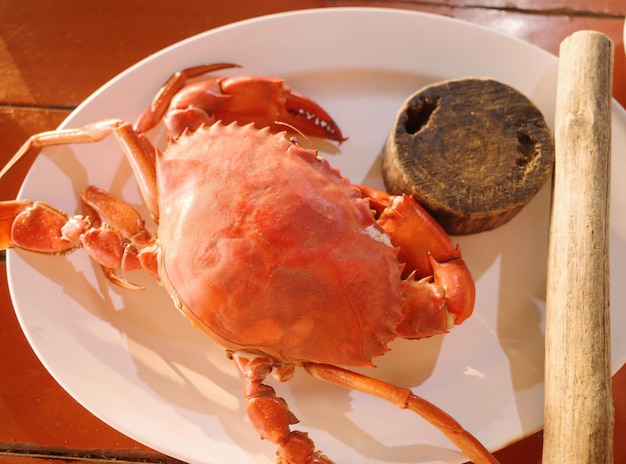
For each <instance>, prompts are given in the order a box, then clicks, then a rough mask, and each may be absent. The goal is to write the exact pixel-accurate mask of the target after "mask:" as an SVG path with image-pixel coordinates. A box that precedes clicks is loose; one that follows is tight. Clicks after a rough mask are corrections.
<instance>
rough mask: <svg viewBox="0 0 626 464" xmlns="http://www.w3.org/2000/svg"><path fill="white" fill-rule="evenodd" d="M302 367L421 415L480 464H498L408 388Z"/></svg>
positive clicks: (330, 369) (333, 369)
mask: <svg viewBox="0 0 626 464" xmlns="http://www.w3.org/2000/svg"><path fill="white" fill-rule="evenodd" d="M302 366H303V367H304V369H306V371H307V372H308V373H309V374H311V375H312V376H313V377H316V378H318V379H320V380H324V381H326V382H330V383H333V384H336V385H339V386H342V387H345V388H348V389H352V390H358V391H361V392H363V393H367V394H369V395H372V396H377V397H378V398H382V399H384V400H387V401H389V402H390V403H392V404H394V405H396V406H397V407H399V408H402V409H409V410H411V411H413V412H415V413H417V414H419V415H420V416H422V417H423V418H424V419H426V420H427V421H428V422H430V423H431V424H432V425H434V426H435V427H437V428H438V429H439V430H441V432H442V433H443V434H444V435H446V436H447V437H448V438H449V439H450V441H451V442H452V443H454V444H455V445H456V446H458V447H459V449H461V450H462V451H463V452H464V453H465V454H466V455H467V456H468V457H469V458H470V459H471V460H472V461H473V462H475V463H477V464H483V463H484V464H497V463H498V461H497V460H496V458H494V457H493V456H492V455H491V453H489V451H487V449H485V447H484V446H483V445H482V443H480V442H479V441H478V440H477V439H476V438H475V437H474V436H473V435H472V434H470V433H469V432H468V431H467V430H465V429H464V428H463V427H462V426H461V425H460V424H459V423H458V422H457V421H456V420H455V419H454V418H452V417H451V416H450V415H448V414H447V413H446V412H445V411H443V410H441V409H439V408H438V407H437V406H435V405H434V404H432V403H430V402H428V401H426V400H425V399H423V398H420V397H419V396H417V395H415V394H414V393H413V392H412V391H411V390H409V389H408V388H402V387H398V386H396V385H393V384H390V383H387V382H383V381H381V380H376V379H373V378H371V377H368V376H366V375H362V374H357V373H356V372H352V371H349V370H346V369H342V368H340V367H337V366H333V365H330V364H318V363H311V362H305V363H303V364H302Z"/></svg>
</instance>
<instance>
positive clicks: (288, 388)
mask: <svg viewBox="0 0 626 464" xmlns="http://www.w3.org/2000/svg"><path fill="white" fill-rule="evenodd" d="M487 50H488V51H487ZM219 61H230V62H236V63H240V64H241V65H243V66H244V68H243V70H241V71H238V72H241V73H245V74H264V75H280V76H283V77H285V78H287V80H288V82H289V83H290V85H291V86H292V87H293V88H295V89H297V90H299V91H301V92H303V93H305V94H307V95H309V96H310V97H311V98H313V99H315V100H317V101H318V102H320V103H321V104H322V105H323V106H324V107H325V108H326V109H327V110H328V111H329V112H330V113H331V114H332V115H333V116H334V117H335V119H336V120H337V122H338V123H339V124H340V126H341V127H342V129H343V131H344V133H345V134H346V135H348V136H349V137H350V139H349V140H348V141H347V142H346V143H344V144H343V145H341V147H340V154H337V155H335V154H329V157H330V159H331V162H332V163H333V164H334V165H335V166H337V167H339V168H340V169H341V170H342V172H343V173H344V174H346V175H347V176H349V177H350V178H351V179H352V180H353V181H354V182H366V183H369V184H371V185H374V186H381V185H382V183H381V180H380V175H379V171H378V164H377V156H378V152H379V150H380V148H381V147H382V145H383V142H384V140H385V137H386V135H387V133H388V131H389V130H390V127H391V124H392V121H393V118H394V115H395V113H396V110H397V109H398V108H399V106H400V105H401V103H402V102H403V100H404V99H405V98H406V97H407V96H408V95H410V94H411V93H413V92H414V91H415V90H417V89H418V88H420V87H422V86H423V85H425V84H428V83H431V82H434V81H438V80H443V79H449V78H456V77H464V76H490V77H493V78H495V79H498V80H501V81H503V82H506V83H508V84H510V85H513V86H514V87H516V88H518V89H519V90H520V91H522V92H523V93H525V94H526V95H527V96H528V97H530V98H531V99H532V100H534V101H535V102H536V103H537V105H538V106H539V107H540V108H541V110H542V111H543V113H544V115H545V117H546V119H547V121H552V120H553V118H554V95H555V87H556V69H557V59H556V58H555V57H554V56H552V55H550V54H548V53H546V52H544V51H541V50H539V49H537V48H535V47H533V46H531V45H528V44H526V43H523V42H520V41H517V40H515V39H512V38H508V37H504V36H501V35H499V34H496V33H494V32H492V31H489V30H487V29H483V28H481V27H477V26H474V25H470V24H467V23H464V22H460V21H457V20H453V19H450V18H446V17H438V16H431V15H426V14H420V13H414V12H408V11H400V10H380V9H339V8H333V9H322V10H309V11H301V12H293V13H289V14H280V15H275V16H269V17H263V18H258V19H254V20H250V21H245V22H241V23H237V24H233V25H230V26H226V27H222V28H219V29H215V30H212V31H209V32H207V33H204V34H201V35H198V36H196V37H193V38H191V39H189V40H186V41H184V42H181V43H179V44H176V45H174V46H172V47H170V48H167V49H165V50H163V51H162V52H160V53H157V54H156V55H154V56H151V57H150V58H148V59H146V60H145V61H142V62H141V63H139V64H137V65H136V66H133V67H132V68H131V69H129V70H128V71H126V72H124V73H123V74H122V75H120V76H119V77H117V78H116V79H114V80H112V81H111V82H109V83H108V84H107V85H105V86H104V87H103V88H102V89H100V90H99V91H98V92H96V93H95V94H94V95H93V96H91V97H90V98H89V99H88V100H87V101H86V102H85V103H84V104H82V105H81V106H80V107H79V108H78V109H77V110H76V111H75V112H74V113H72V115H71V116H70V117H69V118H68V119H67V121H65V123H64V124H63V125H64V126H65V127H74V126H80V125H82V124H85V123H88V122H91V121H94V120H98V119H102V118H107V117H117V118H123V119H127V120H131V121H134V120H135V118H136V117H137V116H138V115H139V114H140V112H141V111H142V110H143V108H144V107H145V106H146V105H147V104H148V102H149V101H150V98H151V97H152V94H153V93H154V92H155V91H156V89H157V88H158V87H159V86H160V85H161V83H162V82H163V81H164V80H165V79H166V78H167V77H169V75H170V74H171V73H172V72H173V71H176V70H178V69H181V68H184V67H187V66H191V65H195V64H199V63H204V62H219ZM614 116H615V117H614V128H613V129H614V130H613V137H614V144H613V145H614V155H615V156H614V157H613V172H614V173H621V174H623V173H624V172H626V169H625V166H624V163H626V156H625V155H626V153H624V151H625V150H626V148H625V147H626V132H625V128H626V117H625V115H624V112H623V110H622V109H621V107H619V106H618V105H615V111H614ZM322 148H323V149H326V150H328V149H329V148H330V146H329V145H326V144H322ZM331 151H332V150H331ZM616 176H617V174H614V177H616ZM88 184H95V185H98V186H100V187H102V188H105V189H108V190H110V191H112V192H113V193H114V194H116V195H120V196H122V197H124V198H125V199H127V200H128V201H130V202H131V203H132V204H135V205H138V206H139V207H140V208H141V201H140V199H139V194H138V190H137V188H136V185H135V183H134V180H133V178H132V176H131V174H130V170H129V168H128V166H127V164H126V162H125V161H124V160H123V159H122V156H121V154H120V150H119V148H118V147H117V146H116V143H115V141H114V140H112V139H111V140H106V141H104V142H102V143H98V144H91V145H82V146H77V145H76V146H72V147H59V148H54V149H49V150H45V151H44V153H43V154H42V155H41V156H40V157H39V158H38V160H37V162H36V163H35V165H34V166H33V168H32V171H31V172H30V174H29V176H28V178H27V180H26V182H25V184H24V187H23V189H22V192H21V196H22V197H28V198H32V199H42V200H46V201H47V202H49V203H51V204H52V205H54V206H56V207H59V208H62V209H64V210H66V211H70V212H73V211H76V210H77V201H76V198H78V195H79V192H80V191H81V189H83V188H84V187H85V186H87V185H88ZM625 190H626V184H625V183H624V182H614V184H613V190H612V201H611V206H612V213H611V214H612V216H611V247H612V251H611V275H612V277H613V280H614V281H615V282H616V283H617V282H619V281H620V279H621V280H623V276H624V275H626V259H624V258H626V202H625V200H624V199H625V198H626V191H625ZM142 211H143V209H142ZM548 213H549V188H548V187H546V188H544V189H543V190H542V191H541V192H540V193H539V194H538V196H537V197H536V198H535V199H534V200H533V201H532V202H531V203H530V204H529V205H528V206H527V207H526V208H525V209H524V210H523V211H522V212H521V213H520V214H519V215H518V216H517V217H516V218H515V219H514V220H513V221H512V222H510V223H509V224H507V225H505V226H503V227H501V228H499V229H497V230H495V231H492V232H488V233H483V234H478V235H475V236H469V237H462V238H459V239H458V242H459V243H460V244H461V246H462V248H463V253H464V257H465V259H466V261H467V262H468V263H469V265H470V267H471V269H472V271H473V274H474V275H475V278H476V281H477V291H478V297H477V303H476V310H475V315H474V316H473V317H472V318H471V319H470V320H468V321H467V322H466V323H465V324H464V325H463V326H461V327H458V328H456V329H455V330H454V331H453V332H452V333H451V334H449V335H447V336H444V337H433V338H430V339H427V340H421V341H418V342H406V341H400V342H394V343H393V344H392V347H393V351H392V352H390V353H389V354H388V355H386V356H385V357H383V358H380V359H378V366H379V367H378V369H376V370H370V372H369V373H370V374H372V375H374V376H376V377H378V378H381V379H385V380H387V381H390V382H393V383H396V384H399V385H403V386H408V387H411V388H412V389H413V390H414V391H415V392H417V393H418V394H420V395H423V396H424V397H426V398H427V399H429V400H431V401H433V402H434V403H436V404H438V405H440V406H442V407H443V408H445V409H446V410H447V411H448V412H450V413H451V414H452V415H453V416H454V417H456V418H457V419H458V420H459V421H460V422H461V423H462V424H463V425H464V426H465V427H466V428H468V429H469V430H470V431H471V432H472V433H474V434H475V435H476V436H477V437H478V438H479V439H480V440H481V441H483V442H484V443H485V444H486V445H487V446H488V447H489V448H491V449H497V448H500V447H502V446H504V445H506V444H507V443H509V442H511V441H514V440H517V439H519V438H521V437H523V436H525V435H528V434H530V433H531V432H534V431H536V430H538V429H539V428H541V427H542V420H543V419H542V410H543V328H544V307H545V295H544V294H545V271H546V248H547V237H548ZM8 258H9V259H8V272H9V278H10V287H11V292H12V295H13V299H14V304H15V308H16V310H17V313H18V317H19V319H20V322H21V324H22V327H23V329H24V331H25V332H26V335H27V337H28V339H29V341H30V343H31V344H32V346H33V348H34V349H35V351H36V353H37V354H38V356H39V357H40V358H41V360H42V362H43V363H44V364H45V366H46V367H47V369H48V370H49V371H50V372H51V373H52V375H53V376H54V377H55V378H56V380H57V381H58V382H59V383H60V384H61V385H62V386H63V387H64V388H65V389H66V390H67V391H68V392H69V393H70V394H71V395H73V396H74V397H75V398H76V399H77V400H78V401H79V402H80V403H81V404H82V405H84V406H85V407H86V408H87V409H88V410H90V411H91V412H93V413H94V414H95V415H96V416H98V417H100V418H101V419H102V420H104V421H105V422H107V423H109V424H110V425H112V426H113V427H115V428H116V429H118V430H120V431H121V432H123V433H125V434H127V435H128V436H130V437H132V438H134V439H136V440H138V441H140V442H142V443H145V444H146V445H148V446H151V447H153V448H155V449H157V450H160V451H162V452H164V453H166V454H169V455H172V456H175V457H178V458H180V459H183V460H185V461H189V462H193V463H221V462H237V463H253V462H254V463H270V462H273V461H274V446H273V445H272V444H270V443H268V442H262V441H261V440H259V439H258V437H257V434H256V433H255V431H253V429H252V427H251V426H250V425H249V424H248V421H247V419H246V417H245V413H244V408H243V402H242V399H241V386H242V383H241V380H240V378H239V377H238V374H237V373H236V372H235V368H234V366H232V365H231V363H230V361H228V360H227V359H226V358H225V356H224V353H223V350H222V349H221V348H220V347H219V346H217V345H215V344H214V343H213V342H212V341H211V340H210V339H208V338H206V337H205V336H204V335H202V334H201V333H199V332H197V331H195V330H194V329H192V328H191V327H190V326H189V324H188V323H187V322H186V320H184V318H182V317H181V316H180V315H179V314H178V312H177V311H175V310H174V308H173V306H172V304H171V302H170V300H169V297H168V296H167V295H166V294H165V292H164V291H163V290H162V289H161V288H159V286H158V285H157V284H156V283H154V282H152V281H150V279H149V278H147V277H145V276H143V275H142V274H141V273H139V274H137V275H133V279H134V280H135V281H139V283H144V284H146V285H147V287H148V288H147V290H146V291H144V292H137V293H134V292H130V291H125V290H122V289H119V288H116V287H114V286H112V285H110V284H109V283H108V281H106V280H105V279H104V278H103V277H102V275H101V273H100V270H99V268H98V267H97V266H94V265H93V264H92V263H91V262H90V261H89V260H88V259H87V258H86V256H85V254H84V253H81V252H78V253H75V254H74V255H71V256H69V257H56V258H50V257H46V256H39V255H33V254H28V253H24V252H19V251H18V252H11V253H10V254H9V257H8ZM242 278H246V277H245V276H244V275H243V273H242ZM611 299H612V311H613V324H614V327H624V326H625V324H626V311H625V310H624V309H625V308H624V306H625V303H626V287H625V286H624V285H617V284H615V285H611ZM625 358H626V339H624V337H614V339H613V363H614V368H615V369H617V368H618V367H619V366H621V365H622V364H623V362H624V360H625ZM276 387H277V388H278V392H279V394H280V395H282V396H284V397H285V398H286V399H287V400H288V402H289V404H290V405H291V408H292V410H293V411H294V412H295V414H296V415H297V416H298V417H299V418H300V420H301V424H300V426H299V427H300V428H301V430H304V431H308V432H310V434H311V436H312V437H313V438H314V439H315V440H316V443H317V444H318V446H319V447H320V448H321V449H322V450H324V451H325V452H327V453H328V454H329V456H330V457H332V458H334V459H336V460H337V462H341V463H351V462H352V463H357V462H358V463H365V462H368V463H374V462H376V463H380V462H389V463H398V462H402V463H406V462H421V463H423V462H429V463H430V462H446V463H452V462H463V461H464V457H463V456H462V455H461V454H460V453H459V452H458V451H457V450H456V449H455V448H454V446H453V445H451V444H450V443H449V442H448V441H447V439H446V438H445V437H443V435H441V434H440V433H439V432H438V431H437V430H435V429H433V428H432V427H431V426H429V425H428V424H426V423H425V422H424V421H423V420H421V419H420V418H416V417H415V416H414V415H413V414H411V413H408V412H406V411H401V410H398V409H396V408H394V407H393V406H391V405H389V404H387V403H384V402H382V401H381V400H378V399H374V398H370V397H367V396H365V395H362V394H358V393H354V392H351V391H347V390H343V389H341V388H337V387H334V386H329V385H326V384H324V383H321V382H319V381H317V380H313V379H311V378H309V377H308V376H307V374H306V373H304V372H303V371H298V372H297V374H296V377H295V378H294V379H293V381H291V382H289V383H286V384H280V385H277V386H276Z"/></svg>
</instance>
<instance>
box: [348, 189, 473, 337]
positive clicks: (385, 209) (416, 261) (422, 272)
mask: <svg viewBox="0 0 626 464" xmlns="http://www.w3.org/2000/svg"><path fill="white" fill-rule="evenodd" d="M358 188H359V189H360V190H361V194H362V195H363V196H364V197H367V198H369V200H370V205H371V206H372V208H373V210H374V211H375V213H376V220H377V222H378V224H379V225H380V226H381V227H382V229H383V230H384V231H385V232H386V233H387V234H388V235H389V238H390V240H391V243H392V244H393V245H394V246H396V247H397V248H398V260H399V261H400V262H402V263H404V271H403V278H404V282H403V284H402V285H403V287H402V291H403V296H404V298H405V300H404V305H403V313H404V314H405V319H404V320H403V321H402V323H401V324H400V326H399V327H398V333H399V335H400V336H402V337H405V338H421V337H428V336H431V335H435V334H440V333H445V332H447V331H448V330H449V329H451V328H452V327H453V326H454V325H459V324H461V323H462V322H463V321H465V319H467V318H468V317H469V316H470V315H471V314H472V311H473V309H474V300H475V297H476V288H475V285H474V280H473V278H472V275H471V273H470V271H469V269H468V268H467V265H466V264H465V261H463V259H462V258H461V250H460V249H459V247H458V246H457V247H454V246H453V245H452V242H451V241H450V238H449V237H448V235H447V234H446V232H445V231H444V230H443V229H442V228H441V226H440V225H439V224H438V223H437V222H436V221H435V220H434V219H433V218H432V217H431V216H430V214H428V212H426V210H425V209H424V208H423V207H422V206H420V205H419V204H418V203H417V202H416V201H415V200H414V199H413V198H412V197H411V196H409V195H398V196H396V195H389V194H388V193H386V192H382V191H380V190H376V189H372V188H369V187H364V186H358Z"/></svg>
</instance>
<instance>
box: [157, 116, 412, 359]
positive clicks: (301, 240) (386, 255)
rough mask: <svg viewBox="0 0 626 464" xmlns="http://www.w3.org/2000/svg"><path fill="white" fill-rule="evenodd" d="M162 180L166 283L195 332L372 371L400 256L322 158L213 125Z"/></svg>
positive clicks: (395, 302) (382, 343) (238, 345)
mask: <svg viewBox="0 0 626 464" xmlns="http://www.w3.org/2000/svg"><path fill="white" fill-rule="evenodd" d="M157 172H158V182H159V188H158V190H159V195H160V198H159V209H160V224H159V236H158V241H159V244H160V250H159V274H160V278H161V280H162V281H163V284H164V286H165V287H166V288H167V290H168V291H169V293H170V294H171V295H172V297H173V298H174V301H176V302H177V304H178V306H179V309H181V310H182V311H183V312H184V313H185V314H186V315H187V316H188V317H189V318H190V319H191V320H192V321H193V322H194V323H195V325H197V326H198V327H200V328H201V329H202V330H204V331H205V332H206V333H208V334H209V335H210V336H212V337H213V338H214V339H216V340H217V341H218V342H219V343H221V344H222V345H224V346H225V347H227V348H231V349H245V350H249V351H253V352H255V351H258V352H262V353H266V354H268V355H270V356H272V357H273V358H275V359H276V360H278V361H281V362H286V363H298V362H299V361H302V360H308V361H314V362H322V363H331V364H342V365H352V366H371V360H372V358H373V357H376V356H379V355H381V354H383V353H385V352H386V351H387V349H386V344H387V343H388V342H389V341H390V340H392V339H393V338H395V329H396V327H397V325H398V324H399V323H400V321H401V320H402V319H403V315H402V313H401V309H400V308H401V305H402V298H401V296H400V286H401V279H400V275H401V270H402V266H401V265H400V264H399V263H398V260H397V258H396V255H397V251H396V249H395V248H393V247H392V246H391V245H390V243H389V241H388V239H387V238H386V236H385V235H384V233H383V232H382V229H380V228H379V226H378V225H377V224H376V222H375V220H374V219H373V217H372V213H371V211H370V208H369V202H368V201H367V200H364V199H361V198H360V193H359V191H358V190H357V189H356V188H355V187H353V186H351V185H350V183H349V181H348V180H346V179H345V178H342V177H341V175H340V174H339V172H338V171H337V170H336V169H334V168H332V167H331V166H330V165H329V163H328V162H327V161H326V160H324V159H321V158H318V157H317V153H316V151H314V150H311V149H305V148H302V147H299V146H297V145H294V144H293V143H292V142H290V141H289V140H287V139H286V138H285V137H284V134H272V133H270V132H269V130H267V129H266V130H262V131H258V130H255V129H253V128H252V127H251V126H245V127H241V126H237V125H228V126H224V125H221V124H215V125H213V126H211V127H208V128H202V129H200V130H198V131H196V132H194V133H189V134H184V135H183V136H181V137H180V138H179V139H178V140H177V141H176V142H173V143H172V144H171V145H170V146H169V147H168V148H167V150H166V151H165V153H164V154H163V155H162V156H160V157H159V158H158V161H157ZM207 179H210V182H207ZM320 231H323V232H324V233H320Z"/></svg>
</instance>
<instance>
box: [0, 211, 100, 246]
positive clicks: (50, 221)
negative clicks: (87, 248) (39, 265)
mask: <svg viewBox="0 0 626 464" xmlns="http://www.w3.org/2000/svg"><path fill="white" fill-rule="evenodd" d="M67 224H72V226H73V227H74V226H75V227H81V226H80V225H79V221H78V220H73V218H68V216H67V215H66V214H65V213H63V212H62V211H59V210H56V209H54V208H52V207H51V206H49V205H47V204H45V203H41V202H34V201H30V200H13V201H2V202H0V248H1V249H7V248H12V247H18V248H22V249H25V250H29V251H36V252H39V253H48V254H58V253H69V252H71V251H73V250H75V249H76V248H78V247H80V244H79V243H74V242H72V240H71V239H70V238H69V237H67V236H66V235H65V234H64V233H63V228H64V227H65V226H66V225H67ZM82 226H83V227H82V228H83V229H86V228H87V227H88V226H87V224H83V225H82Z"/></svg>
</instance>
